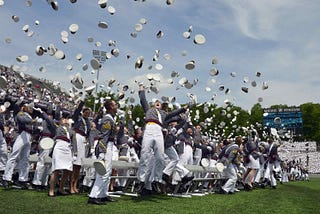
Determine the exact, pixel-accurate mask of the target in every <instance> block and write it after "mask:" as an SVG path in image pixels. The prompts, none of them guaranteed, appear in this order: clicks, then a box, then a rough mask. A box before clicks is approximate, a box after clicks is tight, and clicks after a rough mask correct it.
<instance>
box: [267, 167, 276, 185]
mask: <svg viewBox="0 0 320 214" xmlns="http://www.w3.org/2000/svg"><path fill="white" fill-rule="evenodd" d="M264 178H266V179H269V180H270V182H271V186H277V180H276V179H275V177H274V175H273V163H268V165H267V168H266V171H265V173H264Z"/></svg>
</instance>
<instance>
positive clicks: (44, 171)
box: [32, 106, 58, 190]
mask: <svg viewBox="0 0 320 214" xmlns="http://www.w3.org/2000/svg"><path fill="white" fill-rule="evenodd" d="M46 111H47V112H48V114H47V113H46V112H44V111H42V110H41V109H40V113H42V116H43V118H44V120H43V122H42V128H43V130H42V132H41V138H40V139H43V138H50V139H52V140H53V138H54V136H55V135H56V126H57V125H56V124H55V122H54V119H53V113H54V112H53V111H52V107H49V106H48V107H47V109H46ZM55 119H58V118H55ZM40 141H41V140H40ZM50 152H52V148H51V149H43V148H41V147H40V148H39V155H38V157H39V159H38V162H37V164H36V170H35V172H34V176H33V181H32V184H33V186H34V188H35V189H38V190H41V189H45V187H46V186H47V181H48V176H49V173H48V172H50V170H51V165H45V159H46V158H48V157H49V154H50Z"/></svg>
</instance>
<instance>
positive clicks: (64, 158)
mask: <svg viewBox="0 0 320 214" xmlns="http://www.w3.org/2000/svg"><path fill="white" fill-rule="evenodd" d="M58 109H59V110H58V111H60V108H58ZM70 116H71V114H70V112H68V111H62V113H61V119H60V121H59V126H58V127H57V128H56V136H55V145H54V148H53V154H52V174H51V177H50V181H49V183H50V190H49V193H48V196H49V197H53V196H55V192H54V188H55V185H56V180H57V178H58V176H59V171H62V177H61V180H60V183H59V190H58V193H57V194H58V195H67V194H68V193H67V192H66V191H65V190H64V186H65V184H66V182H67V181H68V178H69V177H70V174H71V172H72V161H73V157H74V153H76V151H73V148H72V143H71V140H72V137H73V134H74V133H73V131H72V129H71V128H70V125H69V118H70Z"/></svg>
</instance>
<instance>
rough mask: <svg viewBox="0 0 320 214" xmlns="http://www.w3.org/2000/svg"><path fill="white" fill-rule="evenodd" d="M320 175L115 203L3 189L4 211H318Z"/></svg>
mask: <svg viewBox="0 0 320 214" xmlns="http://www.w3.org/2000/svg"><path fill="white" fill-rule="evenodd" d="M319 193H320V178H312V179H311V181H310V182H307V181H296V182H290V183H285V184H279V185H278V186H277V189H275V190H273V189H270V188H266V189H257V190H254V191H251V192H244V191H241V192H238V193H236V194H233V195H219V194H210V195H206V196H202V197H199V196H193V197H192V198H174V197H168V196H162V195H155V196H150V197H143V198H141V197H138V198H137V197H128V196H121V198H117V202H116V203H108V204H107V205H102V206H98V205H88V204H87V200H88V197H87V195H85V194H80V195H69V196H59V197H54V198H50V197H48V196H47V192H37V191H33V190H16V189H4V188H0V210H1V213H19V214H21V213H86V214H88V213H98V212H103V213H134V214H140V213H166V214H169V213H219V214H223V213H237V214H239V213H259V214H260V213H268V214H277V213H286V214H294V213H297V214H301V213H319V212H320V211H319V210H320V194H319Z"/></svg>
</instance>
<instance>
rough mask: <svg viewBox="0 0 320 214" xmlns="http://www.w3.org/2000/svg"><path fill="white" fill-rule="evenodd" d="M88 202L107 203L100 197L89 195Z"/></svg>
mask: <svg viewBox="0 0 320 214" xmlns="http://www.w3.org/2000/svg"><path fill="white" fill-rule="evenodd" d="M88 204H96V205H105V204H107V203H106V202H105V201H102V200H101V198H90V197H89V199H88Z"/></svg>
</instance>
